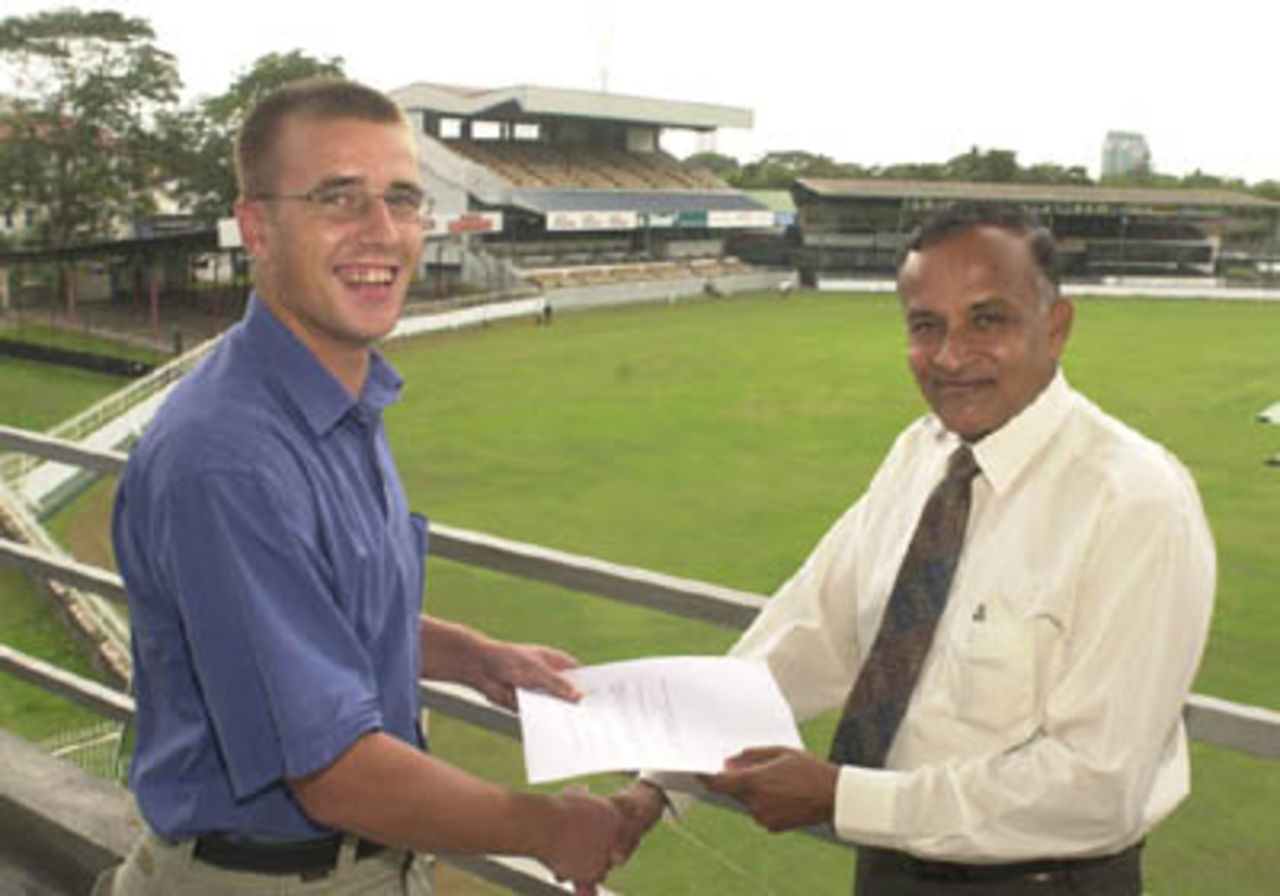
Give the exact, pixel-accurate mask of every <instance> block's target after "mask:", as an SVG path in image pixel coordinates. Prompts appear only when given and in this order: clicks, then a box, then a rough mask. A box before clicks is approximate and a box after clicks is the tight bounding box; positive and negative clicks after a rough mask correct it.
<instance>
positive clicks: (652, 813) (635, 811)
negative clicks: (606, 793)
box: [609, 781, 667, 864]
mask: <svg viewBox="0 0 1280 896" xmlns="http://www.w3.org/2000/svg"><path fill="white" fill-rule="evenodd" d="M609 801H610V802H611V803H613V805H614V806H615V807H616V808H617V809H618V811H619V812H620V813H621V814H622V830H621V831H620V832H619V834H618V847H617V862H618V864H622V863H623V862H625V861H626V860H627V859H629V858H630V857H631V854H632V853H633V852H635V849H636V847H637V846H639V845H640V840H641V838H643V837H644V835H645V834H647V833H648V832H649V829H650V828H651V827H653V826H654V825H655V824H657V822H658V819H659V818H661V817H662V810H663V808H664V807H665V806H666V802H667V800H666V797H665V796H664V795H663V793H662V789H661V788H660V787H658V785H657V784H653V783H651V782H649V781H636V782H635V783H634V784H632V785H631V786H630V787H628V788H627V789H626V790H619V791H618V792H617V793H615V794H614V795H613V796H611V797H609Z"/></svg>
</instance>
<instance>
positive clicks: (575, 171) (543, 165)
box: [445, 140, 728, 191]
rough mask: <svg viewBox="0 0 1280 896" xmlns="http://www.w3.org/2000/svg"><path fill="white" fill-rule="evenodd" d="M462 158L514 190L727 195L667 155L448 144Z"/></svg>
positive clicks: (469, 142) (534, 145) (713, 181)
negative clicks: (583, 190) (484, 168)
mask: <svg viewBox="0 0 1280 896" xmlns="http://www.w3.org/2000/svg"><path fill="white" fill-rule="evenodd" d="M445 146H447V147H448V148H449V149H450V150H452V151H453V152H456V153H458V154H459V155H461V156H463V157H464V158H467V159H470V160H471V161H473V162H476V163H477V164H480V165H484V166H485V167H486V168H489V169H490V170H492V171H494V172H496V173H497V174H498V175H499V176H500V177H502V178H504V179H506V180H508V181H510V182H511V184H512V185H513V186H516V187H529V188H543V189H587V190H591V189H597V190H704V191H705V190H724V189H728V187H727V186H726V185H725V184H724V183H723V182H722V181H720V180H719V179H718V178H716V177H715V175H713V174H711V173H710V172H709V171H705V170H701V169H688V168H685V167H684V165H682V164H681V163H680V161H679V160H677V159H675V158H674V157H672V156H670V155H668V154H667V153H664V152H626V151H624V150H620V149H607V148H597V147H588V146H565V145H551V144H548V143H540V142H535V141H529V142H519V141H496V140H495V141H488V140H447V141H445Z"/></svg>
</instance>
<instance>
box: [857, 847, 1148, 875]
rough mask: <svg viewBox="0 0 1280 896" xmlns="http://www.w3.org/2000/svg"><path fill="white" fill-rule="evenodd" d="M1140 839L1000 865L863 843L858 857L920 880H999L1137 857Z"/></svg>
mask: <svg viewBox="0 0 1280 896" xmlns="http://www.w3.org/2000/svg"><path fill="white" fill-rule="evenodd" d="M1142 846H1143V844H1142V843H1141V842H1139V843H1136V844H1134V845H1133V846H1130V847H1129V848H1128V849H1124V850H1121V851H1120V852H1117V853H1111V854H1110V855H1105V856H1087V857H1085V858H1078V859H1036V860H1033V861H1030V862H1006V863H1003V864H999V865H969V864H964V863H960V862H939V861H934V860H932V859H921V858H917V857H916V856H913V855H908V854H907V853H905V852H897V851H895V850H891V849H874V848H871V847H861V848H859V850H858V857H859V859H862V858H863V857H866V858H868V859H871V860H872V861H879V862H884V863H886V864H889V865H893V866H895V867H897V868H898V869H899V870H901V871H903V872H904V873H906V874H908V875H910V876H911V877H913V878H915V879H917V880H921V881H939V882H949V883H979V884H981V883H997V882H1000V881H1010V880H1017V879H1019V878H1029V877H1039V876H1061V875H1067V874H1073V873H1077V872H1080V871H1084V870H1087V869H1090V868H1097V867H1100V866H1102V865H1107V864H1110V863H1112V862H1119V861H1123V860H1125V859H1128V858H1131V857H1136V854H1137V853H1138V852H1140V851H1141V849H1142Z"/></svg>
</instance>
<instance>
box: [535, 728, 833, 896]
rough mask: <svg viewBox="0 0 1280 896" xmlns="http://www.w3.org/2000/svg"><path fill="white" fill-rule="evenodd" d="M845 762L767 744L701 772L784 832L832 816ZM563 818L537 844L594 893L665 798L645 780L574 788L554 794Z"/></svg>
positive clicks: (711, 785) (713, 787)
mask: <svg viewBox="0 0 1280 896" xmlns="http://www.w3.org/2000/svg"><path fill="white" fill-rule="evenodd" d="M838 774H839V768H838V766H836V765H835V764H833V763H831V762H828V761H827V760H825V759H821V758H819V757H817V756H814V755H812V754H809V753H806V752H804V751H803V750H797V749H794V748H791V747H763V748H757V749H749V750H744V751H742V752H741V753H739V754H738V755H736V756H733V757H731V758H729V759H728V760H727V761H726V763H725V767H724V769H723V770H722V771H721V772H720V773H718V774H715V775H702V776H699V778H700V780H701V781H702V783H703V785H704V786H705V787H706V788H707V789H708V790H710V791H711V792H713V793H718V794H721V795H723V796H728V797H731V798H733V799H735V800H737V801H738V802H740V803H741V804H742V806H743V808H744V809H745V810H746V811H747V812H748V813H750V814H751V816H752V817H753V818H755V820H756V821H757V822H758V823H759V824H760V825H761V826H763V827H765V828H767V829H768V830H770V831H773V832H778V831H785V830H790V829H792V828H796V827H804V826H809V825H818V824H825V823H827V822H829V821H830V820H831V816H832V811H833V805H834V799H835V787H836V778H837V777H838ZM550 799H551V800H553V801H554V803H555V805H556V809H557V813H558V814H559V817H560V823H559V824H558V825H557V826H556V827H555V829H552V830H548V831H547V832H546V833H547V843H546V844H545V846H544V847H543V848H542V849H540V850H538V851H537V853H536V854H537V855H538V857H539V858H540V859H541V860H542V862H543V864H545V865H546V866H547V867H548V868H550V869H551V871H552V872H553V873H554V874H555V875H556V877H557V879H559V880H569V881H572V882H573V883H574V886H575V892H576V893H579V894H586V893H593V892H595V888H596V886H597V885H598V884H600V883H602V882H603V881H604V879H605V877H606V876H607V875H608V874H609V872H610V871H611V870H613V869H614V868H616V867H618V866H620V865H622V864H623V863H625V862H626V861H627V859H628V858H630V856H631V854H632V853H633V852H634V851H635V849H636V847H637V846H638V845H639V844H640V840H641V839H642V838H643V837H644V835H645V834H646V833H648V831H649V829H650V828H652V827H653V825H654V824H655V823H656V822H657V821H658V819H659V818H660V817H661V816H662V812H663V809H664V808H665V807H666V805H667V798H666V794H665V793H664V792H663V790H662V789H661V787H659V786H658V785H657V784H655V783H653V782H650V781H648V780H644V779H639V780H637V781H636V782H635V783H633V784H631V785H630V786H629V787H627V788H625V789H623V790H619V791H618V792H617V793H615V794H613V795H612V796H610V797H607V798H606V797H598V796H593V795H591V794H590V793H589V792H587V790H586V789H585V788H569V789H568V790H565V791H564V792H563V793H561V794H559V795H558V796H555V797H551V798H550Z"/></svg>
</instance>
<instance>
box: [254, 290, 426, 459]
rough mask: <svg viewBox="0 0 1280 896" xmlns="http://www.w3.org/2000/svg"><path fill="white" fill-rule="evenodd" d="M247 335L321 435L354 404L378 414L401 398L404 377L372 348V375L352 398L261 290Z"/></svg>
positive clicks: (270, 372)
mask: <svg viewBox="0 0 1280 896" xmlns="http://www.w3.org/2000/svg"><path fill="white" fill-rule="evenodd" d="M244 337H245V339H246V340H247V341H248V343H249V345H250V347H251V348H252V349H253V350H254V353H255V354H256V355H257V356H258V358H259V360H260V361H261V362H262V363H263V366H264V368H265V369H266V370H267V371H268V375H269V376H271V377H273V378H274V379H275V380H276V382H277V383H279V385H280V389H281V390H282V391H283V392H284V394H285V395H287V396H288V398H289V400H290V401H291V402H292V403H293V404H294V406H295V407H297V409H298V410H299V412H301V414H302V416H303V417H304V418H305V419H306V421H307V425H308V426H309V427H310V428H311V431H312V432H313V433H314V434H316V435H323V434H324V433H327V432H328V431H329V430H331V429H332V428H333V427H334V426H336V425H337V424H338V423H339V422H340V421H341V420H342V419H343V418H344V417H345V416H346V415H347V414H349V413H351V412H352V411H353V410H355V411H356V412H357V413H358V414H360V415H361V416H369V417H372V418H376V417H377V416H378V415H379V414H381V412H382V410H383V409H384V408H386V407H387V406H388V405H389V404H391V403H392V402H393V401H395V400H396V398H397V397H398V396H399V394H400V387H401V386H402V385H403V382H404V381H403V380H402V379H401V378H400V375H399V374H398V373H396V371H395V368H393V367H392V366H391V364H390V363H388V362H387V361H386V359H385V358H383V357H382V356H381V355H380V354H378V353H377V352H374V351H371V352H370V359H369V362H370V363H369V375H368V376H367V377H366V378H365V383H364V387H363V388H362V389H361V392H360V396H359V398H352V397H351V395H350V394H349V393H348V392H347V390H346V389H344V388H343V386H342V384H341V383H340V382H338V379H337V378H336V377H335V376H334V375H333V374H331V373H330V372H329V371H328V369H326V368H325V366H324V365H323V364H321V363H320V360H319V359H318V358H316V356H315V355H313V354H312V353H311V350H310V349H308V348H307V347H306V346H305V345H304V344H303V343H302V341H301V340H300V339H298V337H297V336H295V335H294V334H293V333H292V332H290V330H289V328H288V327H286V326H285V325H284V324H283V323H282V322H281V321H280V319H279V318H278V317H276V315H275V312H273V311H272V310H271V308H270V306H268V305H267V303H266V302H263V301H262V300H261V299H260V298H259V297H258V296H257V295H256V294H254V295H253V296H251V297H250V299H249V310H248V312H247V313H246V314H245V319H244Z"/></svg>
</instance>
